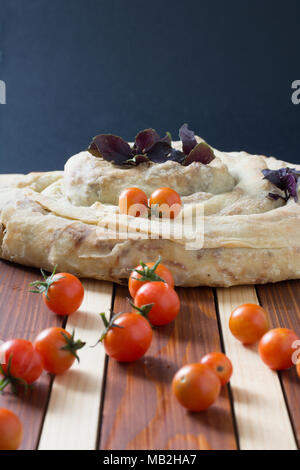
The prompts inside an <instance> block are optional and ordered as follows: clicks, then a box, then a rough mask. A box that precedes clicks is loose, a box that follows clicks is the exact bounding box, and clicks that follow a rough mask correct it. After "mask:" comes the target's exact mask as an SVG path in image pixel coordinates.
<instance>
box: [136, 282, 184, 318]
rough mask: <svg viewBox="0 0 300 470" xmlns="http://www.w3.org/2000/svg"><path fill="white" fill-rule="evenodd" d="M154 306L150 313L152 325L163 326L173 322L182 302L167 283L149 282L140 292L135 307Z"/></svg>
mask: <svg viewBox="0 0 300 470" xmlns="http://www.w3.org/2000/svg"><path fill="white" fill-rule="evenodd" d="M149 304H153V306H152V308H151V310H150V311H149V313H148V316H147V318H148V320H149V322H150V323H151V325H155V326H162V325H166V324H167V323H170V322H171V321H173V320H174V319H175V318H176V317H177V315H178V313H179V310H180V300H179V297H178V295H177V293H176V292H175V290H174V289H172V287H170V286H169V285H168V284H166V283H165V282H147V283H146V284H144V285H143V286H142V287H140V289H139V290H138V292H137V294H136V296H135V298H134V305H135V306H136V307H138V308H140V309H141V308H142V307H143V306H145V305H149Z"/></svg>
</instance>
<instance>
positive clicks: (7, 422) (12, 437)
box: [0, 408, 23, 450]
mask: <svg viewBox="0 0 300 470" xmlns="http://www.w3.org/2000/svg"><path fill="white" fill-rule="evenodd" d="M22 438H23V425H22V423H21V421H20V420H19V418H18V416H17V415H15V413H13V412H12V411H10V410H6V409H5V408H0V450H17V449H18V448H19V447H20V444H21V441H22Z"/></svg>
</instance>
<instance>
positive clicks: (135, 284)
mask: <svg viewBox="0 0 300 470" xmlns="http://www.w3.org/2000/svg"><path fill="white" fill-rule="evenodd" d="M160 261H161V257H159V258H158V260H157V261H156V263H146V264H145V263H141V264H140V265H139V266H137V267H136V268H135V269H134V270H133V271H132V273H131V274H130V277H129V281H128V288H129V292H130V295H131V297H133V298H134V297H135V295H136V293H137V291H138V290H139V288H140V287H141V286H142V285H143V284H145V283H146V282H153V281H164V282H166V283H167V284H169V286H170V287H174V278H173V276H172V273H171V271H170V270H169V269H168V268H167V267H166V266H164V265H163V264H161V263H160Z"/></svg>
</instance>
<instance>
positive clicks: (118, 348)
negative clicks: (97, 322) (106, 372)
mask: <svg viewBox="0 0 300 470" xmlns="http://www.w3.org/2000/svg"><path fill="white" fill-rule="evenodd" d="M101 316H102V319H103V322H104V325H105V328H106V329H105V332H104V334H103V335H102V337H101V339H100V341H102V342H103V344H104V348H105V351H106V353H107V354H108V355H109V356H110V357H112V358H114V359H116V360H117V361H119V362H133V361H137V360H138V359H140V358H141V357H142V356H143V355H144V354H145V353H146V352H147V351H148V349H149V347H150V344H151V341H152V328H151V325H150V323H149V322H148V320H146V318H144V317H143V316H142V315H140V314H139V313H121V314H117V315H114V316H113V318H112V320H111V321H110V322H108V321H107V320H106V318H105V315H104V314H101Z"/></svg>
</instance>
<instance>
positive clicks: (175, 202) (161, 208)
mask: <svg viewBox="0 0 300 470" xmlns="http://www.w3.org/2000/svg"><path fill="white" fill-rule="evenodd" d="M149 204H150V207H151V209H152V210H153V209H154V210H155V211H156V212H158V214H159V215H160V217H165V218H170V219H174V218H175V217H177V216H178V214H179V212H180V210H181V204H182V203H181V198H180V196H179V194H178V193H177V192H176V191H174V189H171V188H158V189H156V190H155V191H154V192H153V193H152V194H151V196H150V200H149ZM154 206H157V207H156V208H155V207H154Z"/></svg>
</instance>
